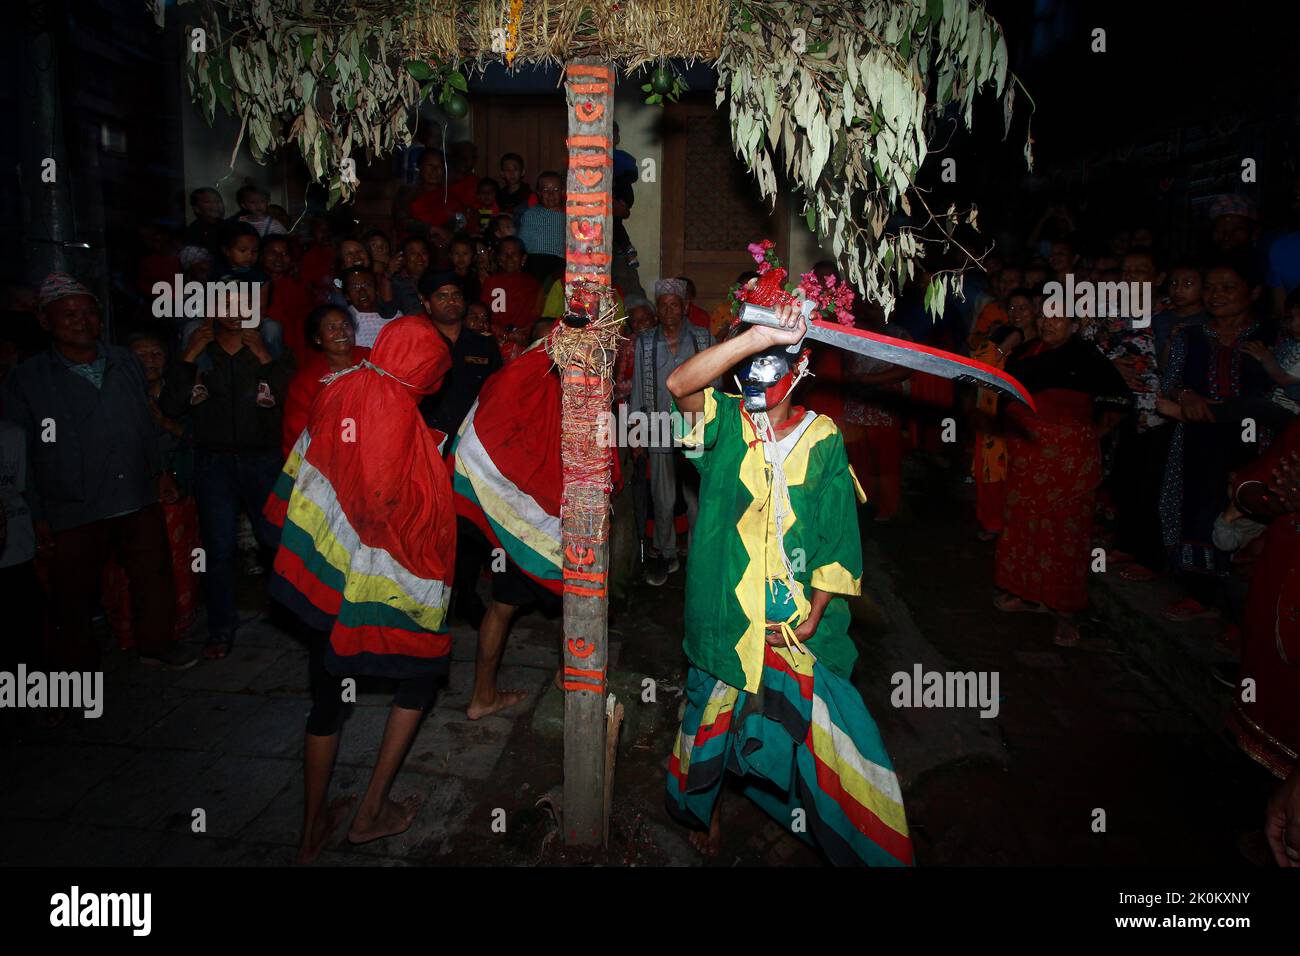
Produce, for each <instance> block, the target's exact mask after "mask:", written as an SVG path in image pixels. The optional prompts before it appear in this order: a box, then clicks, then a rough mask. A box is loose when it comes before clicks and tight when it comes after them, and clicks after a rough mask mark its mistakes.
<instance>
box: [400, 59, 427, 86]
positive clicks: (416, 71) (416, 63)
mask: <svg viewBox="0 0 1300 956" xmlns="http://www.w3.org/2000/svg"><path fill="white" fill-rule="evenodd" d="M406 72H407V73H409V74H411V76H412V77H414V78H415V79H417V80H419V81H420V82H424V81H425V80H427V79H429V77H431V76H433V68H432V67H431V66H429V64H427V63H425V62H424V61H423V60H407V61H406Z"/></svg>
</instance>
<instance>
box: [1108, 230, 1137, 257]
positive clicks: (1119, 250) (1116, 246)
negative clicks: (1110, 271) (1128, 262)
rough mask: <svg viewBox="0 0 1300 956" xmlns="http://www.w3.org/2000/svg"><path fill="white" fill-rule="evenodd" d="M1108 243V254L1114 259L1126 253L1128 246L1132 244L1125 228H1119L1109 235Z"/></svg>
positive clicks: (1131, 239)
mask: <svg viewBox="0 0 1300 956" xmlns="http://www.w3.org/2000/svg"><path fill="white" fill-rule="evenodd" d="M1108 245H1109V246H1110V254H1111V255H1112V256H1114V257H1115V258H1116V259H1120V258H1123V257H1124V256H1126V255H1128V250H1129V247H1130V246H1132V245H1133V237H1132V236H1131V235H1130V234H1129V232H1128V230H1127V229H1121V230H1120V231H1119V232H1117V233H1115V235H1113V236H1111V237H1110V242H1109V243H1108Z"/></svg>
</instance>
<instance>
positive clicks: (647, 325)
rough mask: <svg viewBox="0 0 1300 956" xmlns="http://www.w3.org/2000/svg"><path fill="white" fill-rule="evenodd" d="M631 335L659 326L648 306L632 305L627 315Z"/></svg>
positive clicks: (656, 318)
mask: <svg viewBox="0 0 1300 956" xmlns="http://www.w3.org/2000/svg"><path fill="white" fill-rule="evenodd" d="M627 319H628V324H629V325H631V327H632V331H633V333H636V332H645V331H648V330H649V329H653V328H654V327H655V326H656V325H658V324H659V317H658V316H657V315H655V311H654V309H652V308H650V306H648V305H634V306H632V308H631V309H630V310H629V311H628V314H627Z"/></svg>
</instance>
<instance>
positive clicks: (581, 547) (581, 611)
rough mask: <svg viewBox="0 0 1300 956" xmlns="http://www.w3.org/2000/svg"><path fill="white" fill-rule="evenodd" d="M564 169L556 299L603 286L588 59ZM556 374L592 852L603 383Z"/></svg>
mask: <svg viewBox="0 0 1300 956" xmlns="http://www.w3.org/2000/svg"><path fill="white" fill-rule="evenodd" d="M565 100H566V104H567V107H568V117H569V119H568V122H569V139H568V150H569V170H568V190H567V199H566V209H565V216H566V221H565V273H564V281H565V290H566V301H568V299H569V297H570V296H571V295H572V293H573V285H572V284H573V283H574V282H576V281H580V280H585V281H588V282H595V283H598V284H600V285H604V286H608V285H609V284H610V269H609V263H610V250H611V236H610V230H611V229H612V220H611V217H610V205H611V203H612V201H613V178H614V168H613V155H614V153H613V150H614V143H613V122H614V117H613V112H614V70H613V68H612V67H611V66H610V65H609V64H608V63H607V62H602V61H600V60H597V59H594V58H582V59H575V60H572V61H570V62H569V63H568V65H567V66H566V68H565ZM589 367H590V366H588V368H582V367H579V366H578V365H577V364H576V363H571V364H570V365H569V367H567V368H564V369H561V375H562V382H563V386H562V398H561V401H562V405H563V419H562V423H561V437H560V442H561V449H562V452H561V458H562V462H563V471H564V499H563V503H562V505H561V510H560V521H561V537H562V541H563V545H564V636H565V640H564V689H565V700H564V807H563V813H564V837H565V842H566V843H568V844H569V845H571V846H598V845H600V843H601V842H602V836H603V832H604V802H605V801H604V790H605V786H604V780H605V738H606V721H605V691H606V687H605V668H606V663H607V637H608V611H609V596H608V594H609V592H608V586H609V482H610V466H609V459H608V455H607V449H606V448H605V447H603V446H602V445H601V443H600V442H598V441H597V439H596V436H597V434H598V431H599V426H600V423H601V421H602V420H603V417H604V415H605V414H606V413H608V411H609V407H610V395H611V385H610V381H609V378H608V376H607V375H606V376H601V375H592V374H591V372H590V371H589V370H588V369H589Z"/></svg>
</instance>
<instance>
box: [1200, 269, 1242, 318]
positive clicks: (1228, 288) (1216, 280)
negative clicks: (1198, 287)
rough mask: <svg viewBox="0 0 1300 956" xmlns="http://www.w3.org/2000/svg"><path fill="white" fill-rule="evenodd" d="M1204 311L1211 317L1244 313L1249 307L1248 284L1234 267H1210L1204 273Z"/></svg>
mask: <svg viewBox="0 0 1300 956" xmlns="http://www.w3.org/2000/svg"><path fill="white" fill-rule="evenodd" d="M1204 295H1205V311H1206V312H1208V313H1210V318H1213V319H1230V318H1236V317H1237V316H1239V315H1244V314H1245V313H1246V311H1247V310H1248V309H1249V308H1250V286H1249V285H1247V284H1246V280H1245V279H1243V278H1242V277H1241V276H1240V275H1238V274H1237V272H1236V270H1235V269H1223V268H1219V269H1211V270H1210V271H1209V272H1207V273H1205V290H1204Z"/></svg>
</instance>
